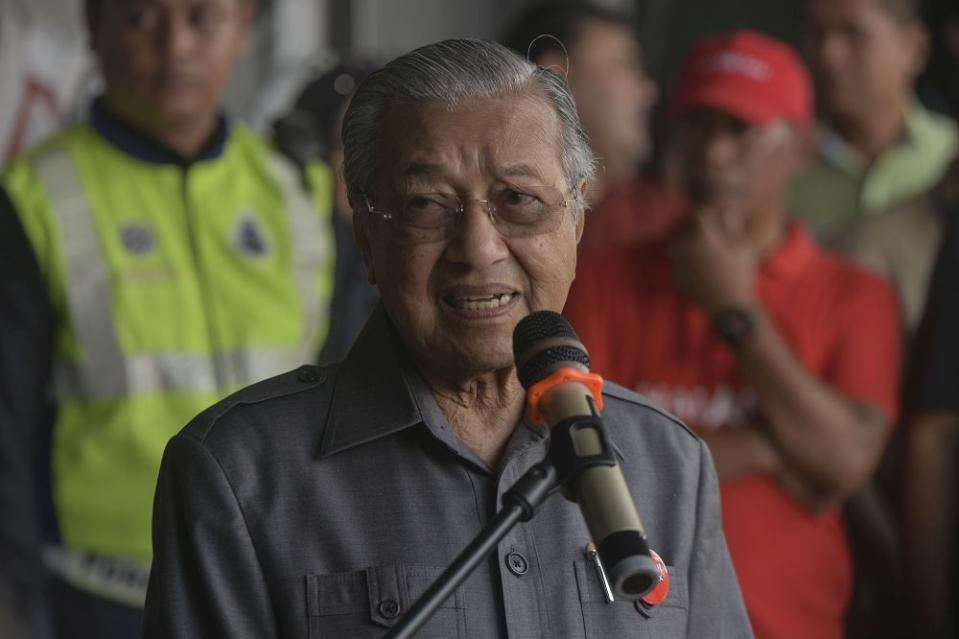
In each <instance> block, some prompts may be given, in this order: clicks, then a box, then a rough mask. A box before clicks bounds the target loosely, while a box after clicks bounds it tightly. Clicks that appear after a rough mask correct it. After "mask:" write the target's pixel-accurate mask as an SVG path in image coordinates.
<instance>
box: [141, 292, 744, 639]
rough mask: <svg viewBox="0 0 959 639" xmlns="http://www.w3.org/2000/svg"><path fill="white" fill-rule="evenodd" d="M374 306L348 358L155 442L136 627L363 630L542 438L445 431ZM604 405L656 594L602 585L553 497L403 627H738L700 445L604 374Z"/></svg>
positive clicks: (407, 596)
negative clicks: (450, 591)
mask: <svg viewBox="0 0 959 639" xmlns="http://www.w3.org/2000/svg"><path fill="white" fill-rule="evenodd" d="M398 343H399V342H398V340H397V339H396V337H395V336H394V334H393V329H392V327H391V325H390V322H389V320H388V319H387V318H386V315H385V313H384V312H383V311H382V309H378V310H377V311H376V312H375V313H374V315H373V317H372V318H371V320H370V322H369V323H368V325H367V327H366V328H365V329H364V332H363V334H362V335H361V336H360V339H359V340H358V342H357V344H356V345H355V347H354V348H353V350H352V351H351V352H350V354H349V356H348V357H347V359H346V360H345V361H344V362H343V363H342V364H339V365H334V366H330V367H326V368H312V367H304V368H302V369H300V370H299V371H294V372H292V373H289V374H286V375H282V376H279V377H276V378H274V379H271V380H267V381H265V382H262V383H260V384H256V385H254V386H251V387H249V388H247V389H245V390H243V391H241V392H240V393H238V394H236V395H234V396H233V397H230V398H228V399H226V400H224V401H223V402H221V403H219V404H217V405H215V406H213V407H212V408H210V409H209V410H207V411H206V412H205V413H203V414H202V415H201V416H199V417H198V418H197V419H196V420H194V421H193V422H192V423H191V424H190V425H189V426H187V427H186V428H185V429H184V430H183V431H182V432H181V433H180V434H179V435H177V436H176V437H175V438H174V439H172V440H171V442H170V444H169V445H168V447H167V450H166V453H165V455H164V459H163V465H162V468H161V471H160V479H159V485H158V488H157V496H156V504H155V512H154V553H155V557H154V562H153V573H152V576H151V581H150V587H149V594H148V596H147V606H146V633H145V636H146V637H147V638H154V637H156V638H160V637H163V638H164V639H170V638H178V637H184V638H185V637H191V638H194V637H216V638H225V637H256V638H261V639H266V638H269V637H311V638H317V637H348V638H362V637H380V636H382V635H383V634H384V633H386V632H387V630H388V629H389V627H391V626H392V625H393V624H395V623H396V621H397V620H398V618H399V617H400V616H401V615H402V613H403V612H404V611H405V610H407V609H408V608H409V606H410V605H411V604H412V603H413V602H414V601H415V600H416V598H417V596H418V595H419V594H421V593H422V592H423V591H424V590H425V589H426V588H427V587H428V586H429V584H430V583H431V582H432V581H433V579H435V578H436V577H437V576H438V575H439V574H440V572H441V571H442V570H443V568H444V567H445V566H446V565H447V564H448V563H449V562H450V561H451V560H452V559H453V558H454V557H455V556H456V555H457V554H458V553H459V552H460V551H461V550H462V549H463V548H464V547H465V546H466V545H467V544H468V543H469V542H470V540H471V539H472V538H473V537H474V536H475V535H476V534H477V533H478V532H479V531H480V530H481V529H482V527H483V526H484V524H486V523H487V522H489V521H490V519H491V518H492V517H493V515H494V512H495V510H496V508H497V505H498V504H499V503H500V497H501V496H502V494H503V493H504V492H505V491H506V490H507V489H508V488H509V487H510V486H511V485H512V484H513V483H514V482H515V481H516V480H517V479H518V478H519V477H520V476H521V475H522V474H523V473H524V472H525V471H526V470H527V469H528V468H529V467H530V466H532V465H533V464H535V463H537V462H539V461H540V460H541V459H542V458H543V457H544V455H545V452H546V445H547V443H548V437H547V434H546V433H545V432H543V431H538V430H534V429H532V428H529V427H526V426H524V425H520V426H518V427H517V429H516V432H515V434H514V436H513V438H512V439H511V441H510V443H509V446H508V448H507V452H506V454H505V456H504V458H503V463H502V469H501V470H500V471H499V472H494V471H493V470H492V469H490V468H489V467H488V466H487V465H486V464H484V463H483V461H482V460H480V459H479V458H478V457H477V455H475V454H474V453H473V452H472V451H471V450H470V449H469V448H468V447H466V446H465V445H464V444H463V443H462V442H461V441H460V440H459V439H458V438H457V437H456V436H455V435H454V434H453V433H452V432H451V430H450V427H449V424H448V423H447V421H446V419H445V417H444V415H443V414H442V412H441V411H440V410H439V408H438V406H437V405H436V402H435V401H434V400H433V397H432V395H431V393H430V392H429V390H428V389H427V388H426V386H425V384H424V382H423V381H422V379H421V378H420V377H419V375H418V374H417V373H416V372H415V370H414V369H413V367H412V366H411V365H410V363H409V361H408V360H407V358H406V357H405V356H404V354H403V352H402V349H401V348H400V347H399V346H398ZM604 402H605V411H604V414H605V420H606V424H607V428H608V431H609V434H610V437H611V439H612V440H613V441H614V442H615V444H616V445H617V449H618V451H619V453H620V455H621V457H622V463H623V471H624V474H625V476H626V479H627V482H628V483H629V486H630V489H631V491H632V494H633V496H634V498H635V500H636V502H637V505H638V507H639V510H640V513H641V515H642V517H643V520H644V523H645V525H646V529H647V533H648V536H649V541H650V545H651V546H652V548H653V549H654V550H655V551H657V552H658V553H659V555H660V556H662V558H663V559H664V560H665V562H666V564H667V565H668V566H669V574H670V589H669V595H668V597H667V598H666V600H665V602H663V603H662V604H661V605H659V606H655V607H648V606H644V605H642V604H633V603H630V602H625V601H617V602H615V603H607V602H606V599H605V597H604V595H603V590H602V587H601V582H600V580H599V576H598V574H597V571H596V569H595V567H594V566H593V564H591V563H589V562H588V561H587V560H586V557H585V554H584V549H585V547H586V544H587V542H588V541H589V535H588V533H587V530H586V527H585V524H584V523H583V519H582V516H581V514H580V511H579V508H578V506H576V505H575V504H573V503H571V502H569V501H566V500H565V499H564V498H563V497H562V496H560V495H559V494H556V495H554V496H553V497H551V498H550V499H549V501H547V502H546V503H545V504H544V505H543V506H542V507H541V508H540V511H539V512H538V514H537V515H536V517H535V518H534V519H533V520H532V521H530V522H527V523H521V524H519V525H518V526H517V527H515V528H514V529H513V530H512V532H511V533H509V534H508V535H507V536H506V537H505V538H504V539H503V541H502V542H500V544H499V546H498V548H497V550H496V552H495V553H494V554H493V555H492V556H491V557H490V558H489V560H488V561H486V562H485V563H483V564H481V565H480V568H479V569H478V570H477V571H476V572H475V573H474V574H473V575H472V576H471V577H470V578H469V579H468V580H467V581H466V583H465V584H464V585H463V586H462V587H461V588H460V589H459V590H458V591H457V592H456V594H455V595H454V596H453V597H451V598H450V599H449V600H448V601H447V602H446V603H445V604H444V605H443V607H442V608H441V609H440V610H439V612H438V613H437V615H436V616H435V617H434V618H433V619H432V620H431V621H430V622H429V623H428V624H427V625H426V626H425V627H424V628H423V630H422V631H421V632H420V634H419V635H418V636H419V637H437V638H443V639H455V638H457V637H470V638H483V639H486V638H495V637H511V638H513V639H520V638H527V637H537V638H538V637H590V638H595V637H603V638H607V637H668V638H673V637H695V638H702V637H710V638H722V637H737V638H738V637H751V636H752V633H751V631H750V629H749V622H748V620H747V617H746V613H745V609H744V607H743V603H742V598H741V596H740V593H739V587H738V585H737V583H736V577H735V574H734V572H733V568H732V565H731V563H730V560H729V555H728V552H727V550H726V543H725V539H724V538H723V533H722V529H721V526H720V509H719V495H718V491H717V483H716V475H715V470H714V468H713V465H712V462H711V460H710V457H709V453H708V452H707V450H706V448H705V446H704V445H703V444H702V442H701V441H700V440H699V439H697V438H696V437H695V436H694V435H693V434H692V433H690V432H689V431H688V430H686V429H685V428H684V427H683V426H682V425H680V424H679V423H678V422H676V421H675V420H674V419H673V418H672V417H670V416H668V415H666V414H664V413H662V412H661V411H659V410H657V409H655V408H653V407H651V406H649V405H648V404H647V403H646V402H645V400H643V399H642V398H640V397H639V396H638V395H635V394H633V393H630V392H628V391H625V390H623V389H621V388H619V387H616V386H614V385H611V384H607V388H606V390H605V392H604Z"/></svg>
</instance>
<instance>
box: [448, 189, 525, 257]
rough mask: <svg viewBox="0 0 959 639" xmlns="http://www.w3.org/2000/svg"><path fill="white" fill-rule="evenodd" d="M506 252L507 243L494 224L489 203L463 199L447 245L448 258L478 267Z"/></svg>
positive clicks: (507, 252) (506, 253)
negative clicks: (458, 217) (458, 216)
mask: <svg viewBox="0 0 959 639" xmlns="http://www.w3.org/2000/svg"><path fill="white" fill-rule="evenodd" d="M508 256H509V247H508V245H507V244H506V241H505V240H504V238H503V236H502V234H501V233H500V231H499V229H498V228H497V226H496V219H495V217H494V215H493V213H492V211H491V208H490V205H489V203H488V202H487V201H486V200H471V201H469V202H465V203H464V204H463V212H462V214H461V215H460V219H459V220H458V223H457V225H456V227H455V228H454V229H453V233H452V236H451V237H450V240H449V245H448V246H447V250H446V257H447V259H449V260H451V261H453V262H457V263H461V264H465V265H468V266H469V267H471V268H476V269H481V268H485V267H488V266H491V265H493V264H495V263H496V262H498V261H500V260H502V259H505V258H506V257H508Z"/></svg>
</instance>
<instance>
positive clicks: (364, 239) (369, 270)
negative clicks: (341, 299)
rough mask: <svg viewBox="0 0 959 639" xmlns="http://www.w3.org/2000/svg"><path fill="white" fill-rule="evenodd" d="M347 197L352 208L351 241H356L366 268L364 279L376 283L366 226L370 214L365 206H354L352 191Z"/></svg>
mask: <svg viewBox="0 0 959 639" xmlns="http://www.w3.org/2000/svg"><path fill="white" fill-rule="evenodd" d="M347 197H348V198H349V201H350V207H352V209H353V241H354V242H356V248H358V249H359V251H360V257H361V258H362V259H363V266H364V267H365V268H366V280H367V281H368V282H369V283H370V284H376V272H375V271H374V269H373V252H372V250H371V248H370V236H369V229H368V228H367V225H368V224H369V222H370V214H369V212H367V210H366V209H365V208H363V207H357V206H356V204H355V202H354V197H353V194H352V193H350V194H349V195H348V196H347Z"/></svg>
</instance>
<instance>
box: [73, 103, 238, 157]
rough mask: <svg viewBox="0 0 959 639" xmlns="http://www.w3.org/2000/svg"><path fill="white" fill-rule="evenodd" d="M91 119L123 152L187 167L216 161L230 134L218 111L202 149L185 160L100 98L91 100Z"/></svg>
mask: <svg viewBox="0 0 959 639" xmlns="http://www.w3.org/2000/svg"><path fill="white" fill-rule="evenodd" d="M90 121H91V123H92V124H93V127H94V128H95V129H96V130H97V132H98V133H100V135H102V136H103V137H105V138H106V139H107V140H109V141H110V142H111V143H112V144H113V145H114V146H116V147H117V148H119V149H120V150H121V151H123V152H124V153H127V154H129V155H132V156H133V157H135V158H138V159H140V160H143V161H144V162H148V163H150V164H175V165H180V166H187V165H190V164H193V163H194V162H202V161H205V160H215V159H217V158H219V157H220V156H221V155H223V150H224V148H225V146H226V141H227V138H228V137H229V133H230V121H229V119H228V118H227V117H226V116H225V115H223V114H221V115H220V116H219V117H218V120H217V125H216V129H215V130H214V131H213V135H211V136H210V140H209V142H208V143H207V145H206V148H205V150H204V151H203V152H202V153H201V154H200V155H199V157H197V158H196V159H194V160H191V161H187V160H184V159H183V158H182V157H181V156H180V155H178V154H177V153H176V152H175V151H173V150H171V149H169V148H167V147H165V146H163V145H162V144H160V143H159V142H157V141H156V140H154V139H153V138H151V137H150V136H148V135H147V134H145V133H144V132H142V131H140V130H138V129H137V128H135V127H134V126H133V125H131V124H129V123H128V122H125V121H124V120H122V119H121V118H120V117H119V116H118V115H117V114H115V113H113V112H112V111H110V109H109V108H108V107H107V106H106V104H105V103H104V101H103V98H102V97H100V98H97V99H96V100H94V101H93V105H92V107H91V108H90Z"/></svg>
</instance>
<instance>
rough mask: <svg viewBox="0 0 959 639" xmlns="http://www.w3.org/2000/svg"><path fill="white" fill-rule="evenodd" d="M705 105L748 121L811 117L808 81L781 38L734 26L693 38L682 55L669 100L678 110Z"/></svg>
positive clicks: (803, 120) (675, 111)
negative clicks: (724, 31) (717, 33)
mask: <svg viewBox="0 0 959 639" xmlns="http://www.w3.org/2000/svg"><path fill="white" fill-rule="evenodd" d="M702 107H711V108H715V109H719V110H721V111H725V112H726V113H729V114H730V115H733V116H735V117H737V118H741V119H742V120H744V121H746V122H749V123H752V124H764V123H766V122H770V121H772V120H777V119H785V120H789V121H791V122H794V123H796V124H799V125H803V126H805V125H808V124H810V123H811V122H812V118H813V89H812V81H811V80H810V78H809V72H808V71H807V70H806V66H805V65H804V64H803V62H802V60H800V59H799V56H798V55H797V54H796V52H795V51H794V50H793V49H792V47H790V46H789V45H788V44H786V43H785V42H781V41H779V40H776V39H774V38H770V37H769V36H765V35H762V34H760V33H756V32H755V31H735V32H733V33H731V34H729V35H725V36H720V37H718V38H707V39H705V40H701V41H700V42H699V43H697V44H696V45H695V46H694V47H693V48H692V50H691V51H690V52H689V53H688V54H687V55H686V58H685V60H684V61H683V65H682V67H681V69H680V73H679V78H678V79H677V81H676V86H675V88H674V90H673V94H672V98H671V99H670V102H669V107H668V110H669V113H670V115H672V116H677V115H681V114H683V113H686V112H688V111H691V110H693V109H697V108H702Z"/></svg>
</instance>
